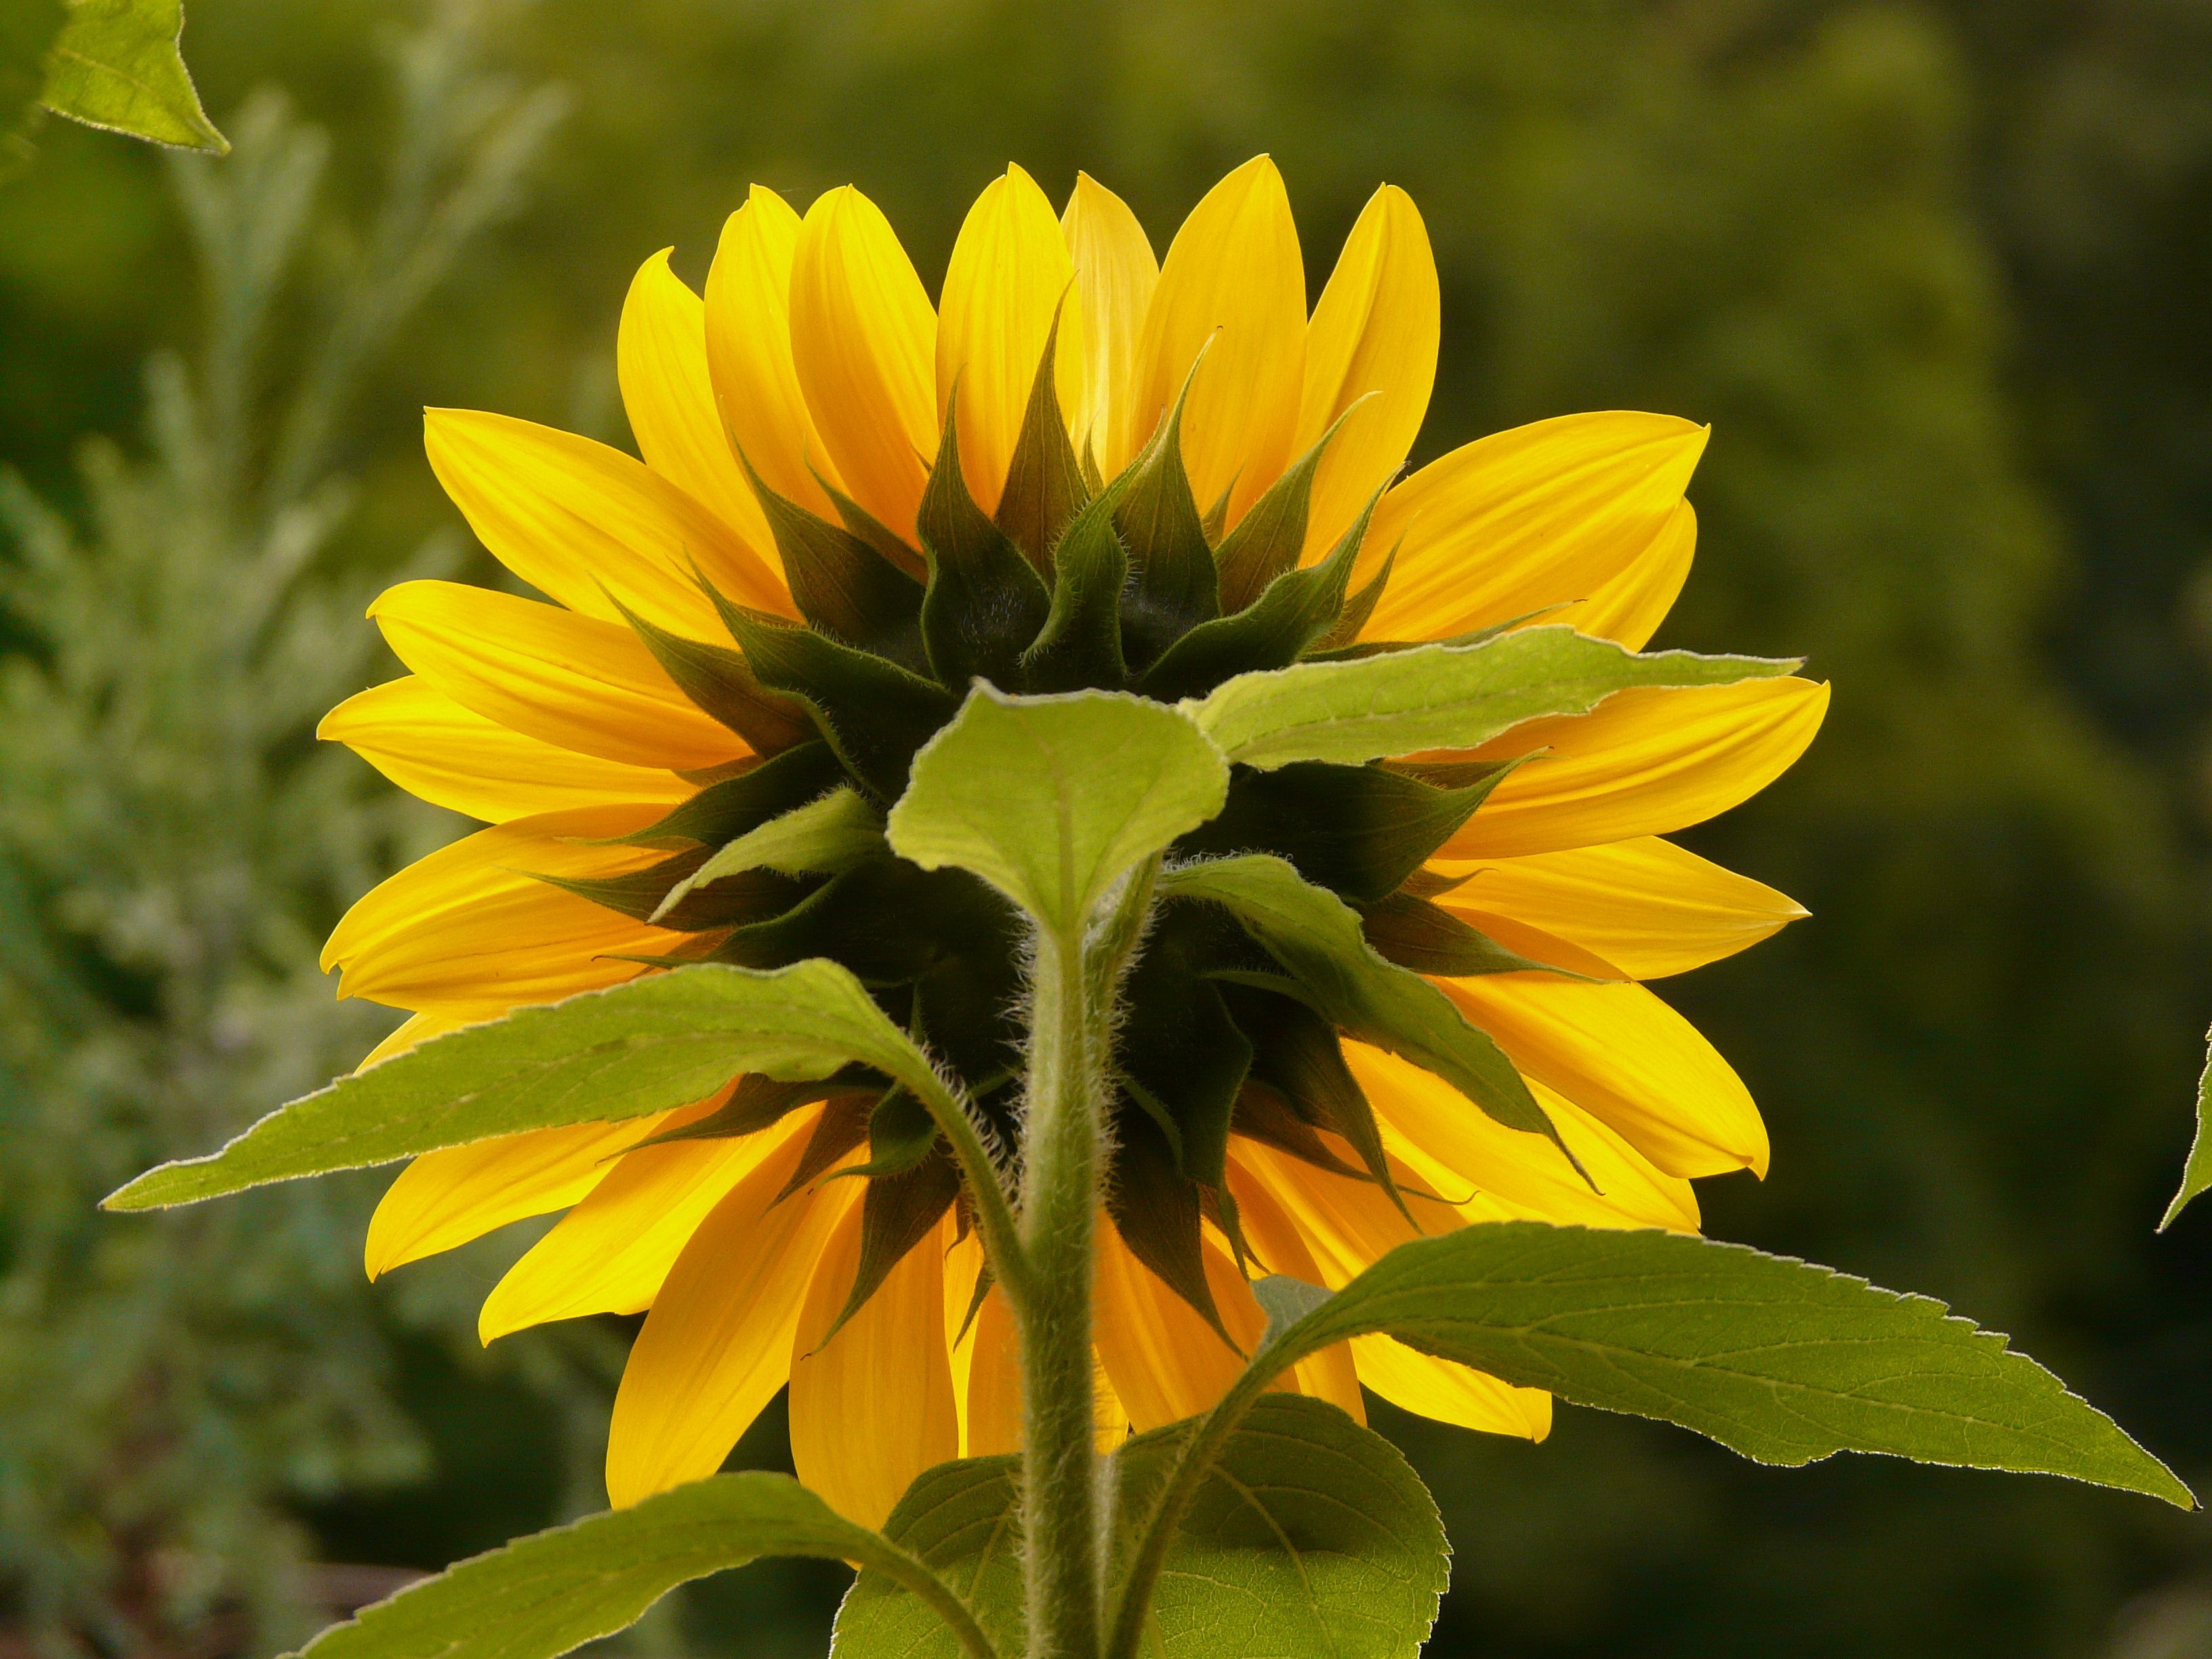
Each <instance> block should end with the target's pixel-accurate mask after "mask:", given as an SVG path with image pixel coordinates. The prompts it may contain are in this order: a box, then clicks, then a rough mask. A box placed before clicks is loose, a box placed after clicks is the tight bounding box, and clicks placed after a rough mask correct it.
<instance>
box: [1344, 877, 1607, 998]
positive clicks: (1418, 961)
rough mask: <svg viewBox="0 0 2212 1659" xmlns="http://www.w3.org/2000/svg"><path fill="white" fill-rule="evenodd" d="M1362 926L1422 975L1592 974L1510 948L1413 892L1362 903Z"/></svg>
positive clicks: (1389, 956) (1380, 947)
mask: <svg viewBox="0 0 2212 1659" xmlns="http://www.w3.org/2000/svg"><path fill="white" fill-rule="evenodd" d="M1359 927H1360V931H1361V932H1362V933H1364V934H1366V936H1367V942H1368V943H1369V944H1370V945H1373V946H1374V947H1375V952H1376V955H1377V956H1379V957H1382V958H1383V960H1384V961H1385V962H1395V963H1397V964H1398V965H1399V966H1400V967H1401V968H1410V969H1413V971H1414V972H1415V973H1417V974H1436V975H1441V976H1442V977H1443V978H1446V979H1459V978H1463V977H1466V976H1468V975H1475V974H1530V973H1537V974H1557V975H1560V976H1561V977H1563V978H1566V979H1577V980H1583V981H1588V980H1589V977H1590V976H1589V975H1587V974H1578V973H1576V972H1574V971H1572V970H1571V969H1565V968H1555V967H1553V966H1552V965H1551V964H1550V963H1542V962H1535V961H1532V960H1531V959H1530V958H1528V957H1524V956H1522V954H1521V953H1520V952H1519V951H1509V950H1507V949H1506V948H1505V947H1504V945H1500V944H1499V943H1498V941H1497V940H1496V939H1492V938H1491V937H1490V935H1489V934H1487V933H1484V932H1482V931H1481V930H1480V928H1478V927H1471V926H1470V925H1468V923H1467V922H1464V921H1461V920H1460V919H1459V918H1458V917H1457V916H1455V915H1452V913H1451V912H1450V911H1449V910H1447V909H1444V908H1443V907H1442V906H1440V905H1436V904H1431V903H1430V902H1429V901H1428V900H1426V899H1425V898H1417V897H1415V896H1413V894H1411V893H1407V892H1397V893H1393V894H1391V895H1390V896H1389V897H1387V898H1383V899H1378V900H1376V902H1374V903H1372V904H1367V905H1363V906H1361V907H1360V914H1359Z"/></svg>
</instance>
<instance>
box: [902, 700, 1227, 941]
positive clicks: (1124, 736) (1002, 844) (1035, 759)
mask: <svg viewBox="0 0 2212 1659" xmlns="http://www.w3.org/2000/svg"><path fill="white" fill-rule="evenodd" d="M1228 784H1229V768H1228V766H1227V765H1226V763H1224V762H1223V760H1222V758H1221V757H1220V755H1219V753H1218V751H1217V750H1215V749H1214V748H1213V746H1212V744H1209V743H1207V742H1206V739H1205V738H1203V737H1201V736H1200V734H1199V731H1198V728H1197V727H1196V726H1194V725H1192V724H1191V722H1190V720H1188V718H1187V717H1186V716H1184V715H1183V714H1180V713H1178V712H1176V710H1174V709H1172V708H1164V707H1163V706H1162V705H1160V704H1158V703H1152V702H1145V701H1144V700H1142V699H1141V698H1138V697H1133V696H1127V695H1126V694H1124V693H1121V692H1103V691H1079V692H1075V693H1072V694H1070V695H1066V696H1049V697H1009V696H1004V695H1003V694H1001V693H1000V692H998V691H995V690H992V689H991V688H989V687H988V686H978V687H976V688H975V690H973V691H971V692H970V693H969V696H968V701H967V702H965V703H963V705H962V706H961V709H960V713H959V715H958V716H957V718H956V719H955V720H953V721H952V723H951V725H949V726H946V727H945V729H944V730H943V731H941V732H939V733H938V734H937V735H936V736H935V737H934V738H932V739H931V740H930V741H929V743H928V744H927V746H926V747H925V748H924V749H923V750H921V753H920V754H919V755H917V756H916V757H915V763H914V774H913V781H912V783H911V784H910V785H909V787H908V789H907V793H906V794H905V795H904V797H903V798H902V799H901V800H900V801H899V803H898V805H896V806H895V807H893V808H892V809H891V814H890V823H889V833H890V843H891V848H892V850H893V851H895V852H896V853H897V854H900V856H902V857H903V858H908V859H911V860H914V862H915V863H916V864H919V865H921V866H922V867H923V868H924V869H926V870H936V869H941V868H943V867H944V866H946V865H953V866H957V867H959V868H961V869H963V870H971V871H973V872H975V874H977V875H979V876H981V878H983V879H984V880H985V881H987V882H988V883H990V884H991V885H992V886H994V887H995V888H997V889H998V890H1000V892H1002V893H1004V894H1006V896H1007V897H1009V898H1011V899H1012V900H1013V901H1014V902H1016V903H1017V904H1019V905H1020V906H1021V907H1022V908H1024V909H1025V910H1027V911H1028V912H1029V913H1030V915H1033V916H1035V917H1036V918H1037V919H1038V920H1039V921H1041V922H1042V923H1043V924H1044V925H1045V926H1047V927H1052V928H1055V929H1057V930H1060V933H1061V934H1062V936H1063V937H1066V936H1070V935H1073V934H1076V933H1079V931H1080V929H1081V928H1082V927H1084V925H1085V923H1086V922H1087V921H1088V920H1089V919H1090V917H1091V913H1092V912H1093V910H1094V909H1095V908H1097V904H1098V902H1099V901H1100V900H1101V899H1103V897H1104V896H1105V895H1106V893H1107V890H1109V888H1111V887H1112V886H1113V885H1114V884H1115V882H1117V881H1118V880H1120V879H1121V877H1122V876H1123V875H1125V874H1126V873H1127V872H1128V871H1129V870H1130V869H1131V868H1132V867H1133V866H1135V865H1136V864H1138V863H1139V862H1140V861H1141V860H1145V859H1146V858H1149V857H1150V856H1152V854H1155V853H1157V852H1158V851H1159V850H1160V849H1161V848H1164V847H1165V846H1166V845H1167V844H1168V843H1169V842H1171V841H1173V840H1174V839H1175V838H1176V836H1180V835H1182V834H1183V833H1184V832H1186V831H1187V830H1189V829H1194V828H1195V827H1196V826H1197V825H1199V824H1200V823H1204V822H1205V821H1206V819H1207V818H1209V817H1212V815H1213V814H1214V813H1216V812H1218V811H1220V810H1221V802H1222V798H1223V795H1224V793H1225V791H1226V790H1227V788H1228Z"/></svg>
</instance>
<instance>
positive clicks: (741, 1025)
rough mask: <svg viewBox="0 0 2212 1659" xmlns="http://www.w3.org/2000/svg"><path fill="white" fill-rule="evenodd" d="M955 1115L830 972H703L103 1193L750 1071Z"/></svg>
mask: <svg viewBox="0 0 2212 1659" xmlns="http://www.w3.org/2000/svg"><path fill="white" fill-rule="evenodd" d="M855 1060H857V1061H859V1062H860V1063H861V1064H863V1065H866V1066H873V1067H874V1068H875V1069H876V1070H878V1071H879V1072H881V1073H884V1075H885V1076H887V1077H890V1078H894V1079H897V1080H898V1081H899V1082H902V1083H904V1084H905V1085H907V1086H908V1087H909V1088H911V1089H913V1090H915V1092H916V1093H917V1094H920V1095H921V1096H922V1097H923V1098H925V1099H927V1100H929V1101H930V1102H931V1103H932V1105H933V1109H936V1108H939V1107H940V1106H942V1107H943V1108H944V1109H951V1110H954V1111H956V1112H957V1107H953V1106H951V1104H950V1102H949V1099H948V1097H947V1096H946V1094H945V1087H944V1085H943V1084H942V1083H940V1082H939V1079H938V1077H937V1074H936V1073H935V1072H933V1070H932V1069H931V1067H930V1065H929V1061H928V1060H927V1058H926V1057H924V1056H923V1054H921V1051H920V1050H919V1049H917V1048H915V1046H914V1044H913V1043H912V1042H910V1041H909V1040H908V1038H907V1036H906V1035H905V1034H904V1033H903V1032H902V1031H901V1030H899V1029H898V1028H897V1027H896V1025H894V1024H891V1023H890V1020H889V1019H887V1018H884V1013H883V1011H882V1010H881V1009H879V1008H878V1007H877V1006H876V1005H875V1003H874V1002H873V1001H872V1000H870V998H869V996H868V994H867V992H866V990H865V989H863V988H862V987H861V985H860V981H858V980H856V979H854V977H853V975H851V974H850V973H848V972H847V971H846V970H845V969H842V968H841V967H839V966H838V965H837V964H836V963H833V962H824V961H813V962H802V963H798V964H797V965H796V966H793V967H790V968H785V969H778V970H776V971H775V972H772V973H761V972H756V971H753V970H750V969H743V968H730V967H724V966H720V965H719V964H702V965H700V966H696V967H689V968H682V969H677V970H676V971H674V972H672V973H668V974H663V975H655V976H653V977H651V978H646V979H639V980H633V981H630V982H629V984H626V985H618V986H616V987H613V988H612V989H611V990H605V991H586V992H585V993H584V994H581V995H580V996H574V997H570V998H568V1000H566V1001H564V1002H556V1003H553V1004H550V1005H548V1006H544V1007H538V1008H523V1009H518V1010H517V1011H516V1012H513V1013H511V1014H508V1015H507V1016H506V1017H505V1018H501V1019H496V1020H492V1021H490V1022H489V1023H487V1024H482V1025H471V1026H465V1027H463V1028H462V1029H461V1030H457V1031H450V1032H447V1033H446V1034H445V1035H444V1036H436V1037H433V1038H431V1039H430V1040H429V1041H428V1042H423V1043H422V1044H419V1045H418V1046H416V1048H410V1049H408V1050H407V1051H406V1052H405V1053H404V1054H395V1055H393V1056H392V1058H391V1059H390V1060H386V1061H384V1062H383V1063H382V1064H380V1065H377V1066H371V1067H370V1068H369V1069H368V1070H367V1071H365V1072H358V1073H355V1074H354V1075H353V1076H351V1077H346V1078H341V1079H338V1080H337V1082H335V1083H333V1084H331V1085H330V1086H329V1087H328V1088H325V1089H320V1090H318V1091H316V1092H315V1093H313V1094H312V1095H308V1096H307V1097H304V1098H302V1099H300V1100H296V1101H294V1102H293V1103H291V1104H290V1105H289V1106H284V1107H281V1108H279V1109H277V1110H276V1111H275V1112H272V1113H270V1115H268V1116H267V1117H264V1118H263V1119H262V1120H261V1121H259V1122H258V1123H257V1124H255V1125H254V1126H253V1127H252V1128H250V1129H248V1130H247V1131H246V1133H244V1134H242V1135H240V1136H239V1137H238V1138H237V1139H235V1140H234V1141H232V1142H231V1143H230V1144H229V1145H228V1146H225V1147H224V1148H223V1149H222V1151H221V1152H216V1153H213V1154H211V1155H210V1156H208V1157H205V1158H188V1159H185V1160H182V1161H180V1162H178V1163H174V1164H163V1165H161V1167H160V1168H159V1169H156V1170H149V1171H148V1172H147V1173H146V1174H144V1175H142V1176H139V1177H138V1178H137V1180H136V1181H133V1182H131V1183H130V1184H129V1185H128V1186H126V1187H125V1188H122V1189H121V1190H120V1191H118V1192H116V1193H114V1194H111V1195H110V1196H109V1198H108V1199H107V1200H106V1207H107V1208H109V1209H112V1210H150V1209H158V1208H161V1207H163V1206H167V1205H172V1204H190V1203H194V1202H197V1200H201V1199H206V1198H214V1197H217V1196H219V1195H221V1194H224V1193H234V1192H238V1191H240V1190H241V1189H243V1188H247V1187H257V1186H260V1185H262V1184H263V1183H264V1182H271V1181H289V1180H292V1179H294V1178H295V1177H297V1176H309V1175H320V1174H323V1173H325V1172H326V1171H328V1170H352V1169H359V1168H362V1167H363V1166H365V1165H368V1164H389V1163H392V1161H394V1160H395V1159H398V1158H411V1157H413V1156H415V1155H416V1153H419V1152H435V1151H436V1150H438V1149H439V1148H440V1147H442V1146H461V1145H464V1144H465V1143H467V1142H470V1141H474V1140H484V1139H489V1138H490V1137H492V1136H494V1135H506V1134H517V1133H520V1132H522V1131H523V1130H526V1129H546V1128H553V1127H559V1126H561V1125H564V1124H571V1123H590V1122H597V1121H616V1120H620V1119H623V1118H631V1117H639V1116H642V1115H645V1114H646V1113H648V1112H661V1111H667V1110H669V1109H671V1108H674V1107H678V1106H683V1105H688V1104H689V1103H691V1102H693V1101H695V1100H698V1099H700V1098H702V1097H704V1096H706V1095H709V1094H712V1093H713V1092H714V1091H715V1090H716V1089H718V1088H720V1086H721V1085H723V1084H725V1083H726V1082H728V1081H729V1080H730V1079H732V1078H733V1077H735V1076H736V1075H738V1073H740V1072H760V1073H766V1074H767V1075H769V1076H770V1077H775V1078H783V1079H811V1078H823V1077H828V1076H829V1075H830V1074H831V1073H834V1072H836V1070H837V1069H838V1068H839V1067H840V1066H845V1065H847V1064H848V1063H850V1062H853V1061H855Z"/></svg>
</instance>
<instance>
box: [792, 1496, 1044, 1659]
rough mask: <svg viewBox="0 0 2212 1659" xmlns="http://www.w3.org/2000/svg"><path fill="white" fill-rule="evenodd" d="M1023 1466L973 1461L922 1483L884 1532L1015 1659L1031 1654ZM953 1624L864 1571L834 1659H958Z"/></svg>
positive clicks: (847, 1603)
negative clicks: (1024, 1596) (1024, 1566)
mask: <svg viewBox="0 0 2212 1659" xmlns="http://www.w3.org/2000/svg"><path fill="white" fill-rule="evenodd" d="M1020 1482H1021V1460H1020V1459H1019V1458H1018V1457H969V1458H963V1459H961V1460H960V1461H958V1462H951V1463H939V1465H938V1466H937V1467H936V1468H933V1469H926V1470H924V1471H923V1472H922V1473H921V1474H920V1475H919V1476H917V1477H916V1478H915V1483H914V1484H913V1485H912V1486H908V1488H907V1489H906V1492H904V1494H903V1495H902V1496H901V1498H899V1501H898V1504H897V1505H896V1507H895V1508H893V1509H892V1510H891V1512H890V1518H889V1519H888V1520H886V1521H885V1522H884V1537H885V1538H887V1539H889V1540H890V1541H891V1543H893V1544H894V1545H896V1546H897V1547H899V1548H901V1549H902V1550H905V1551H908V1553H911V1554H913V1555H914V1556H915V1557H916V1558H917V1559H920V1560H921V1562H922V1564H923V1565H926V1566H927V1567H928V1569H929V1570H930V1571H932V1572H934V1573H935V1574H936V1575H937V1576H938V1577H939V1578H940V1579H941V1580H943V1581H944V1583H945V1584H946V1585H947V1586H948V1587H949V1588H950V1589H951V1590H952V1592H953V1593H954V1594H955V1595H958V1596H959V1597H960V1599H961V1600H962V1601H964V1602H966V1603H967V1604H968V1606H969V1608H970V1609H972V1610H973V1612H974V1613H975V1619H976V1621H977V1622H978V1623H979V1624H981V1626H982V1627H983V1629H984V1631H985V1632H987V1634H988V1635H989V1636H990V1638H991V1640H992V1641H993V1642H994V1643H996V1644H998V1648H999V1650H1000V1652H1001V1653H1005V1654H1018V1653H1021V1652H1024V1650H1026V1647H1027V1639H1028V1638H1027V1634H1026V1631H1027V1626H1026V1622H1025V1620H1024V1618H1023V1608H1022V1522H1021V1489H1020ZM959 1651H960V1650H959V1647H958V1646H957V1644H956V1643H955V1642H954V1639H953V1636H952V1632H951V1631H950V1630H948V1629H946V1628H945V1624H944V1621H943V1620H939V1618H938V1617H937V1616H936V1615H935V1614H934V1613H932V1612H931V1611H930V1609H929V1608H928V1607H927V1605H925V1604H924V1603H923V1601H921V1598H920V1597H919V1596H916V1595H913V1594H912V1593H911V1592H909V1591H908V1590H906V1589H902V1587H901V1586H900V1585H899V1583H897V1582H896V1580H895V1579H893V1578H891V1577H889V1576H888V1575H887V1574H884V1573H880V1572H872V1571H862V1572H861V1574H860V1577H857V1578H855V1579H854V1581H853V1586H852V1588H851V1589H848V1590H847V1591H846V1592H845V1600H844V1603H843V1605H842V1606H841V1607H839V1608H838V1609H837V1627H836V1632H835V1634H834V1635H832V1637H831V1638H830V1641H829V1659H886V1656H890V1655H897V1656H900V1659H952V1656H955V1655H957V1654H958V1652H959Z"/></svg>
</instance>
